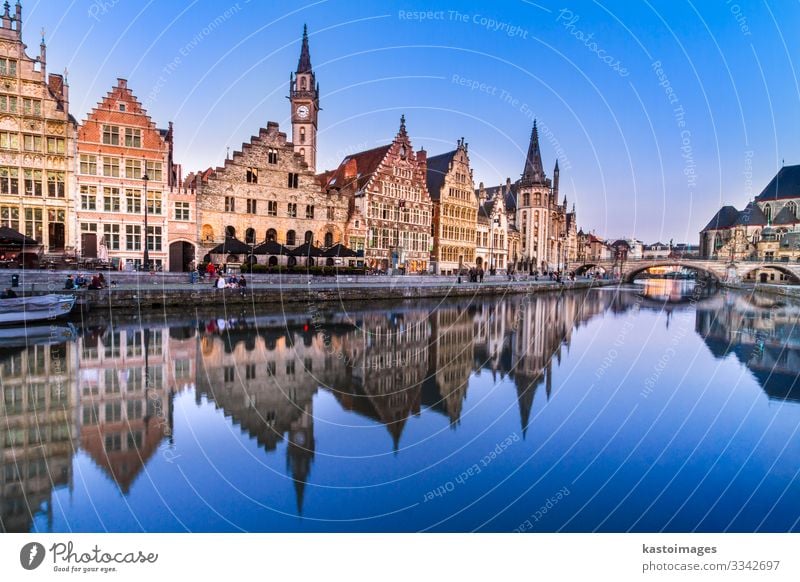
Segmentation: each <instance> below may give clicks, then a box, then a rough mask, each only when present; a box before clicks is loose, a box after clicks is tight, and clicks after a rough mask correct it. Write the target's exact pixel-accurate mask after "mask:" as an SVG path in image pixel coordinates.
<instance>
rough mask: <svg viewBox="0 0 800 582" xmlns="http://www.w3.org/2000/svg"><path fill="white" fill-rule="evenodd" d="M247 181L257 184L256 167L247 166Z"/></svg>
mask: <svg viewBox="0 0 800 582" xmlns="http://www.w3.org/2000/svg"><path fill="white" fill-rule="evenodd" d="M247 183H248V184H258V168H247Z"/></svg>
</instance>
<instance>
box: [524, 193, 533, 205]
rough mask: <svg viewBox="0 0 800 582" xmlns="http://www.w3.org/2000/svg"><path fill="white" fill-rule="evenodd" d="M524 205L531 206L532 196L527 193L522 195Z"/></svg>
mask: <svg viewBox="0 0 800 582" xmlns="http://www.w3.org/2000/svg"><path fill="white" fill-rule="evenodd" d="M522 205H523V206H530V205H531V195H530V194H528V193H527V192H525V193H524V194H523V195H522Z"/></svg>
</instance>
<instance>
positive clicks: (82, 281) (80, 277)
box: [75, 273, 89, 289]
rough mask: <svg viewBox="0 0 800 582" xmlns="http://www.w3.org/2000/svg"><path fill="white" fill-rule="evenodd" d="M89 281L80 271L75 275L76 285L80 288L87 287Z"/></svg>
mask: <svg viewBox="0 0 800 582" xmlns="http://www.w3.org/2000/svg"><path fill="white" fill-rule="evenodd" d="M88 282H89V281H87V280H86V276H85V275H84V274H83V273H80V274H78V276H77V277H75V287H77V288H78V289H83V288H84V287H86V284H87V283H88Z"/></svg>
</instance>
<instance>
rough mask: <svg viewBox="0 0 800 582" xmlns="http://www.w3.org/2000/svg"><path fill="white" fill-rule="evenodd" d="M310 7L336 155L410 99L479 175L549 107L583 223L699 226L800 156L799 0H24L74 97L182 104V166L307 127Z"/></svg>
mask: <svg viewBox="0 0 800 582" xmlns="http://www.w3.org/2000/svg"><path fill="white" fill-rule="evenodd" d="M12 10H13V8H12ZM421 11H423V12H428V11H430V12H428V13H427V14H425V18H424V19H423V18H421V15H420V14H416V13H419V12H421ZM304 23H307V24H308V27H309V34H310V45H311V59H312V64H313V65H314V69H315V72H316V74H317V79H318V81H319V83H320V87H321V106H322V108H323V111H322V112H321V114H320V135H319V154H318V160H319V163H318V170H320V171H321V170H324V169H328V168H331V167H334V166H336V165H337V164H338V162H339V161H340V160H341V158H342V157H343V156H344V155H346V154H347V153H350V152H353V151H358V150H361V149H367V148H370V147H374V146H376V145H379V144H381V143H385V142H386V141H387V140H389V139H391V138H392V136H393V135H394V134H395V132H396V131H397V127H398V124H399V118H400V114H401V113H405V115H406V118H407V127H408V131H409V134H410V136H411V138H412V141H413V143H414V145H415V146H416V147H420V146H423V147H424V148H425V149H426V150H428V152H429V154H431V155H433V154H437V153H441V152H444V151H447V150H448V149H450V148H452V147H454V145H455V143H456V140H457V139H458V138H459V137H461V136H464V137H465V138H466V140H467V142H468V143H469V146H470V154H471V155H470V157H471V161H472V167H473V169H474V174H475V182H476V185H477V184H478V183H479V182H481V181H482V182H484V183H485V184H486V185H496V184H498V183H500V182H501V181H505V178H506V177H507V176H510V177H511V179H512V180H515V179H517V178H518V177H519V175H520V173H521V172H522V168H523V163H524V155H525V151H526V148H527V142H528V138H529V135H530V130H531V125H532V119H533V116H534V115H535V116H536V117H537V118H538V119H539V122H540V124H541V126H542V127H543V128H544V130H545V131H543V132H542V151H543V157H544V163H545V167H546V170H547V172H548V175H552V167H553V164H554V162H555V158H556V155H558V157H559V164H560V167H561V189H562V192H563V193H565V194H566V195H567V197H568V199H569V201H570V204H571V203H572V202H573V201H574V202H576V203H577V210H578V222H579V225H580V226H582V227H583V228H584V229H588V230H595V231H596V232H597V233H598V234H600V235H603V236H608V237H618V236H637V237H639V238H641V239H644V240H645V241H647V242H655V240H657V239H658V240H662V241H664V242H667V241H668V240H669V239H671V238H673V239H675V241H676V242H679V241H687V240H688V241H691V242H696V240H697V232H698V231H699V229H701V228H702V227H703V226H704V225H705V223H706V222H707V221H708V220H709V219H710V217H711V216H712V214H713V213H714V212H715V211H716V210H717V209H718V208H719V206H720V205H722V204H724V203H727V204H734V205H735V206H737V207H738V208H741V207H742V206H743V205H744V204H745V203H746V202H747V201H748V199H749V198H751V197H752V196H754V195H755V194H757V193H758V192H759V191H760V190H761V189H762V188H763V186H764V185H766V183H767V181H768V180H769V179H770V178H771V177H772V175H773V174H774V173H775V171H776V170H777V169H778V168H779V167H780V165H781V163H782V160H785V163H786V164H787V165H790V164H796V163H800V140H799V139H798V136H800V114H799V112H800V106H799V105H800V80H798V74H800V63H796V62H795V60H796V58H797V55H800V35H798V34H797V30H798V27H799V26H800V2H797V1H789V0H786V1H781V2H778V1H776V0H768V1H767V2H755V1H739V0H735V1H734V0H731V1H726V0H694V1H688V0H686V1H684V0H661V1H642V2H638V1H636V0H629V1H625V0H615V1H606V0H603V1H598V2H590V1H582V2H574V1H562V2H556V3H553V2H548V1H547V0H541V1H538V0H537V1H536V2H530V1H524V0H507V1H498V2H492V3H490V2H477V1H466V2H435V1H433V2H421V1H411V0H409V1H391V2H354V1H351V0H318V1H307V2H301V1H298V2H273V1H256V0H250V1H248V0H239V1H238V2H230V1H228V0H221V1H220V0H217V1H211V0H194V1H192V0H185V1H175V0H169V1H164V0H162V1H160V2H156V1H155V0H150V1H147V0H139V1H134V0H72V1H68V0H26V1H24V2H23V36H24V39H25V41H26V42H27V44H28V46H29V50H28V52H29V54H31V55H36V54H38V45H39V41H40V29H41V28H42V27H44V28H45V29H46V40H47V50H48V63H47V65H48V70H49V71H51V72H60V71H62V70H63V69H64V68H65V67H66V68H68V70H69V84H70V97H71V105H70V107H71V111H72V113H73V115H74V116H75V117H76V118H78V119H79V120H82V119H84V118H85V116H86V113H87V112H88V111H89V110H90V108H91V107H92V106H94V105H95V104H96V103H97V101H99V100H100V98H101V97H102V96H103V95H104V94H105V93H106V92H107V91H108V90H109V89H110V88H111V86H112V85H113V84H114V83H115V81H116V79H117V77H123V78H127V79H128V82H129V86H130V88H131V89H132V90H133V91H134V92H135V93H136V94H137V96H138V97H139V98H140V100H141V101H142V102H144V103H145V104H146V107H147V109H148V111H149V112H150V114H151V115H152V117H153V119H154V120H155V121H156V123H157V124H158V125H159V126H166V124H167V122H169V121H173V122H174V123H175V129H176V148H177V159H178V161H179V162H181V163H182V164H183V166H184V172H187V171H189V170H195V169H199V168H205V167H208V166H216V165H219V164H221V163H222V161H223V159H224V157H225V151H226V148H227V147H230V148H231V149H232V150H233V149H238V148H239V147H240V145H241V143H242V141H245V140H247V139H249V136H250V135H253V134H256V133H257V131H258V128H259V127H261V126H264V125H265V124H266V122H267V121H268V120H274V121H277V122H279V123H280V124H281V126H282V127H283V128H286V129H287V130H288V129H289V126H288V116H289V108H288V103H287V100H286V95H287V93H288V79H289V72H290V71H292V70H294V69H295V67H296V65H297V57H298V54H299V50H300V37H301V34H302V29H303V24H304ZM750 173H752V176H750Z"/></svg>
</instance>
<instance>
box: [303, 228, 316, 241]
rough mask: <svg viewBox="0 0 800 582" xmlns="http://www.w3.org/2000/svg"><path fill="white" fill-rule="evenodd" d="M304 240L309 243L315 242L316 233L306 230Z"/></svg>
mask: <svg viewBox="0 0 800 582" xmlns="http://www.w3.org/2000/svg"><path fill="white" fill-rule="evenodd" d="M303 242H304V243H308V244H313V243H314V233H313V232H311V231H310V230H307V231H306V234H305V235H304V236H303Z"/></svg>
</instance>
